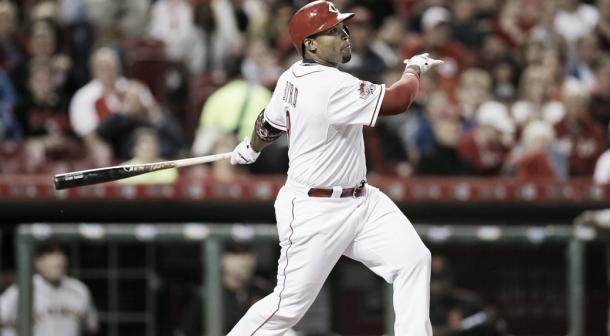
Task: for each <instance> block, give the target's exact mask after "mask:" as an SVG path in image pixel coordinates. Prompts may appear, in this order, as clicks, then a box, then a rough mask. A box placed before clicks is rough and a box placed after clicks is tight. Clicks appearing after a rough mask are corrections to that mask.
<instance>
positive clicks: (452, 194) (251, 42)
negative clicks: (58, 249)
mask: <svg viewBox="0 0 610 336" xmlns="http://www.w3.org/2000/svg"><path fill="white" fill-rule="evenodd" d="M307 2H308V1H304V0H292V1H290V0H129V1H119V0H53V1H51V0H46V1H45V0H21V1H11V0H0V222H1V223H2V224H0V233H1V237H2V238H1V241H0V242H1V246H0V251H1V257H0V275H1V277H0V292H2V291H3V290H4V289H6V288H8V287H9V286H11V285H12V284H13V283H14V282H15V281H16V276H15V274H16V272H17V269H18V265H19V264H18V263H17V253H16V252H15V251H16V244H15V237H16V235H17V227H18V225H19V224H20V223H34V222H35V223H47V224H48V226H45V227H47V228H50V230H53V228H54V227H55V226H56V225H59V224H60V223H74V224H79V223H81V224H82V223H101V225H102V227H103V226H104V225H107V224H110V223H125V225H127V224H128V223H129V224H141V223H149V224H151V223H152V226H153V227H155V226H163V225H166V224H165V223H182V224H184V223H208V224H210V223H212V224H216V225H219V226H220V227H222V226H227V227H234V226H235V225H236V224H252V225H254V226H256V225H262V224H273V223H274V212H273V199H274V196H275V194H276V193H277V191H278V190H279V188H280V187H281V185H282V184H283V181H284V180H285V172H286V170H287V167H288V159H287V141H286V139H285V138H281V139H280V140H278V141H277V142H276V143H274V144H273V145H272V146H271V147H268V148H267V149H266V150H265V152H263V154H262V155H261V157H260V158H259V160H258V161H257V162H256V163H255V164H254V165H252V166H249V167H233V166H231V165H230V164H229V163H228V161H220V162H216V163H214V164H209V165H202V166H198V167H190V168H184V169H180V170H179V171H177V170H169V171H162V172H158V173H153V174H146V175H142V176H139V177H137V178H134V179H129V180H124V181H121V182H119V183H109V184H103V185H98V186H91V187H85V188H78V189H72V190H66V191H61V192H56V191H54V190H53V189H52V186H51V180H52V175H53V174H57V173H64V172H68V171H74V170H81V169H89V168H96V167H103V166H109V165H113V164H122V163H144V162H155V161H159V160H167V159H178V158H187V157H192V156H198V155H207V154H212V153H222V152H228V151H231V150H232V149H233V147H234V146H235V145H236V144H237V143H238V142H239V141H240V140H241V139H243V137H245V136H249V135H250V133H251V131H252V127H253V125H254V120H255V119H256V116H257V115H258V113H259V112H260V110H261V109H262V108H264V107H265V105H266V102H267V101H268V99H269V98H270V96H271V92H272V91H273V89H274V86H275V81H276V80H277V78H278V77H279V75H280V74H281V73H282V71H283V70H284V69H286V68H287V67H289V66H290V65H291V64H292V63H293V62H295V61H297V60H298V58H297V55H296V53H295V51H294V48H293V46H292V44H291V40H290V36H289V34H288V28H287V27H288V21H289V19H290V17H291V15H292V13H293V12H294V11H295V10H296V9H298V8H299V7H301V6H302V5H304V4H305V3H307ZM334 3H335V5H336V6H337V8H339V9H340V10H341V11H344V12H354V13H356V16H355V17H354V18H353V19H351V20H350V21H348V26H349V29H350V33H351V41H352V52H353V57H352V59H351V61H350V62H349V63H347V64H345V65H343V66H342V67H341V68H342V69H343V70H344V71H347V72H349V73H351V74H353V75H354V76H356V77H359V78H361V79H364V80H367V81H371V82H375V83H386V84H388V85H391V84H392V83H394V82H395V81H396V80H397V79H398V78H400V75H401V74H402V71H403V70H404V65H403V63H402V60H403V59H406V58H410V57H411V56H413V55H416V54H419V53H423V52H429V53H430V55H431V57H433V58H438V59H442V60H444V64H443V65H441V66H440V67H438V68H437V69H435V71H431V72H430V73H426V74H425V75H424V76H422V78H421V87H420V93H419V96H418V97H417V100H416V101H415V103H414V104H413V105H412V106H411V107H410V108H409V110H408V113H404V114H402V115H398V116H394V117H388V118H382V119H380V120H379V122H378V123H377V126H376V127H375V128H367V129H365V131H364V134H365V143H366V152H367V167H368V171H369V177H368V178H369V181H370V182H371V183H372V184H373V185H376V186H379V187H380V188H381V189H383V190H384V191H385V192H386V193H387V194H388V195H389V196H390V197H391V198H393V199H394V201H395V202H396V203H397V204H398V205H399V206H400V208H401V209H402V210H403V211H404V212H405V214H406V215H407V216H408V217H409V218H410V220H411V221H412V222H413V223H415V224H428V225H433V226H434V227H436V228H442V229H440V230H435V231H434V232H432V233H430V232H427V233H426V232H420V233H422V234H423V238H424V240H425V241H426V242H427V244H428V246H429V247H430V249H431V251H432V253H433V255H434V256H435V259H434V261H433V276H432V301H433V302H432V307H431V313H432V318H433V323H434V324H435V335H565V334H568V332H569V330H570V328H572V326H570V325H569V323H568V320H569V314H570V309H571V307H569V305H568V301H567V300H568V297H569V288H568V287H569V286H568V276H567V272H568V264H567V260H566V256H567V253H566V246H567V243H568V241H567V240H563V241H555V242H545V241H544V234H543V238H542V239H538V238H534V239H529V240H528V239H527V236H524V237H525V238H524V239H523V241H522V242H521V243H519V242H513V243H510V244H500V243H498V244H495V243H493V242H490V239H487V238H485V237H487V236H485V235H483V238H481V239H479V240H481V241H477V239H476V238H477V237H476V236H475V237H473V240H472V241H471V242H469V243H467V244H463V243H454V242H453V241H452V239H450V238H448V236H450V235H451V234H450V233H451V232H452V231H451V228H452V227H456V228H457V227H459V226H460V225H478V226H482V227H483V228H485V227H487V226H493V227H502V228H510V227H521V228H525V229H527V228H528V227H529V228H544V227H548V226H550V225H553V226H558V227H559V226H563V227H566V226H569V227H571V226H572V225H573V223H574V219H575V218H577V217H578V216H579V215H581V214H582V213H583V212H584V211H586V210H600V209H604V208H607V207H610V184H609V183H610V150H609V149H608V147H609V142H610V0H583V1H579V0H377V1H374V0H337V1H335V2H334ZM581 224H582V223H581ZM587 224H589V225H592V226H593V227H594V229H595V230H599V231H600V234H599V235H600V236H603V233H604V230H605V228H607V227H608V226H610V224H606V226H604V224H603V220H596V221H588V222H587ZM240 227H241V226H237V228H238V229H237V230H235V232H236V233H235V234H234V237H232V239H230V240H228V241H227V242H226V245H223V246H224V247H223V251H224V252H223V253H226V254H227V255H228V257H227V255H224V254H223V256H222V260H220V259H219V260H218V262H219V263H220V264H221V265H222V270H223V272H227V273H226V274H225V273H223V287H224V292H223V293H224V294H226V295H225V299H226V300H225V302H231V304H233V305H234V306H230V307H234V308H231V309H227V310H226V311H225V312H224V313H223V314H224V316H225V321H232V320H235V319H236V318H239V316H240V315H241V312H243V311H244V309H247V307H248V305H249V304H250V303H251V302H252V301H253V300H254V301H255V300H256V299H257V298H259V297H262V296H264V295H265V294H266V293H269V292H270V291H271V290H272V288H273V285H274V282H275V271H276V268H277V264H276V260H277V253H278V251H279V248H278V247H277V244H275V243H273V242H260V241H257V240H256V239H254V238H253V237H252V236H251V235H249V234H245V235H244V234H243V232H242V231H243V230H241V231H240V230H239V228H240ZM240 232H241V234H240ZM246 232H249V231H248V230H246ZM541 232H547V231H541ZM492 233H493V232H492ZM492 236H493V234H492ZM40 237H42V238H48V237H47V236H45V235H42V236H40V235H39V237H38V238H40ZM536 237H538V236H536ZM51 238H52V235H51ZM85 238H86V237H84V238H83V240H78V241H70V242H68V243H64V244H63V246H62V251H63V253H64V255H65V256H66V257H67V260H68V261H69V262H68V266H67V272H68V274H71V275H72V276H75V277H77V278H79V279H80V280H82V281H83V283H84V284H85V285H86V286H87V287H88V288H89V289H90V290H91V295H92V300H93V302H94V303H95V305H96V306H97V309H98V311H99V326H98V327H97V328H95V330H89V331H90V332H91V333H92V334H95V335H172V336H174V335H201V333H202V331H201V330H202V328H204V327H205V326H202V321H201V315H202V309H203V308H202V302H205V297H203V299H202V297H201V291H202V287H201V286H202V283H204V282H205V281H204V277H205V274H206V270H205V267H202V266H201V265H202V264H203V260H202V258H204V257H205V253H201V246H199V244H196V243H192V242H191V243H180V242H172V243H161V242H142V240H141V239H136V238H134V239H132V241H131V242H126V241H123V242H114V241H112V242H111V241H104V242H96V243H92V242H90V241H87V240H86V239H85ZM479 238H480V237H479ZM530 238H531V237H530ZM493 240H495V239H491V241H493ZM606 244H607V243H606V242H605V240H604V239H596V237H593V239H591V242H590V243H589V244H587V248H586V249H585V250H584V252H583V253H584V254H583V258H584V259H583V261H584V264H583V268H582V272H581V276H582V277H583V278H584V279H585V283H584V286H583V287H582V288H584V292H583V297H584V305H583V307H582V309H581V314H582V316H583V318H584V321H583V326H582V331H581V332H580V333H577V334H574V336H576V335H606V334H607V333H608V318H607V317H608V297H609V295H608V294H609V293H608V285H607V284H608V277H607V275H606V274H607V267H606V265H607V261H606ZM227 260H228V261H227ZM231 270H233V271H234V273H236V275H234V276H236V277H237V278H239V279H242V281H241V282H243V283H241V282H240V281H237V280H235V281H236V282H237V283H235V281H232V280H231V279H232V277H231V274H233V273H232V272H231ZM240 272H245V273H246V274H240ZM227 274H228V275H227ZM225 275H226V279H224V276H225ZM243 279H246V280H247V281H246V280H243ZM384 288H385V287H384V285H383V283H382V281H381V279H378V278H377V277H376V276H374V275H373V274H372V273H370V272H368V271H367V270H366V269H365V268H364V267H363V266H362V265H359V264H357V263H354V262H352V261H349V260H341V261H340V262H339V264H338V266H337V268H336V269H335V270H334V271H333V273H332V274H331V276H330V278H329V280H328V283H327V285H326V286H325V287H324V289H323V291H322V294H321V296H320V299H319V300H318V301H317V302H316V304H315V305H314V308H312V311H311V312H310V314H308V316H306V318H305V320H304V322H303V323H301V324H300V325H299V326H297V327H295V330H296V331H297V332H299V333H300V334H302V335H333V334H338V335H380V334H382V333H383V332H384V318H385V317H384V311H385V309H386V306H385V304H386V303H385V301H384V290H385V289H384ZM225 307H227V304H225ZM121 314H122V315H121ZM130 314H131V315H130ZM138 314H140V315H138ZM0 316H1V314H0ZM118 316H123V317H122V318H121V317H118ZM152 323H154V328H153V327H151V326H152V325H153V324H152ZM226 323H227V328H230V325H229V324H230V323H231V322H226ZM49 335H52V334H49Z"/></svg>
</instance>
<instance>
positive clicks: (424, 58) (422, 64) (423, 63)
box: [402, 53, 444, 73]
mask: <svg viewBox="0 0 610 336" xmlns="http://www.w3.org/2000/svg"><path fill="white" fill-rule="evenodd" d="M402 62H403V63H404V64H406V65H407V67H409V66H417V67H419V73H424V72H426V71H428V70H430V68H432V67H433V66H436V65H438V64H442V63H444V62H443V61H441V60H437V59H434V58H431V57H430V56H429V54H428V53H425V54H419V55H415V56H413V57H411V58H409V59H406V60H404V61H402Z"/></svg>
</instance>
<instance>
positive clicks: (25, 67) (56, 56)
mask: <svg viewBox="0 0 610 336" xmlns="http://www.w3.org/2000/svg"><path fill="white" fill-rule="evenodd" d="M57 40H58V28H57V27H56V26H55V24H54V23H53V21H50V20H37V21H34V22H32V23H31V27H30V32H29V46H28V47H29V48H28V50H29V53H30V57H29V59H28V60H27V61H26V62H23V63H21V64H20V65H19V66H18V67H16V68H15V69H14V71H13V72H12V73H11V77H12V78H13V80H14V81H15V86H16V87H17V90H18V91H19V92H24V91H26V90H27V86H28V78H29V77H30V75H29V71H30V69H31V68H32V66H31V64H32V63H37V64H43V63H46V64H47V65H48V66H49V68H50V69H51V71H52V72H51V75H52V83H53V89H54V90H58V91H61V92H62V93H65V89H66V86H67V83H68V79H69V74H70V69H71V67H72V61H71V60H70V58H68V56H67V55H65V54H63V53H60V52H59V46H58V41H57Z"/></svg>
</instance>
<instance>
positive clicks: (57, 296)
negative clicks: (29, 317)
mask: <svg viewBox="0 0 610 336" xmlns="http://www.w3.org/2000/svg"><path fill="white" fill-rule="evenodd" d="M67 264H68V260H67V257H66V255H65V253H64V252H63V250H62V249H61V248H60V247H59V246H58V245H55V244H43V245H41V246H40V247H39V248H38V250H37V251H36V254H35V260H34V265H35V267H36V272H37V274H36V275H34V277H33V279H32V282H33V286H32V290H33V293H32V296H33V300H32V301H33V314H34V324H33V335H34V336H49V335H62V336H78V335H82V333H85V334H95V333H97V330H98V316H97V312H96V309H95V307H94V304H93V301H92V299H91V293H90V292H89V289H88V288H87V286H86V285H85V284H84V283H82V282H81V281H80V280H78V279H75V278H72V277H70V276H67V275H66V268H67ZM18 296H19V289H18V288H17V285H12V286H11V287H9V288H8V289H7V290H5V291H4V293H3V294H2V296H1V297H0V325H1V326H3V330H2V335H3V336H14V335H17V333H16V330H15V329H16V324H17V302H18Z"/></svg>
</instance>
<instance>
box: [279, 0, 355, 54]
mask: <svg viewBox="0 0 610 336" xmlns="http://www.w3.org/2000/svg"><path fill="white" fill-rule="evenodd" d="M352 16H354V13H341V12H339V10H338V9H337V7H335V5H334V4H333V3H332V2H328V1H314V2H310V3H308V4H307V5H305V6H303V7H301V9H299V10H298V11H297V12H296V13H294V15H293V16H292V18H291V19H290V23H289V27H288V31H289V32H290V38H291V39H292V44H294V47H295V48H297V52H298V53H299V55H302V53H303V49H302V47H303V41H304V40H305V39H306V38H307V37H309V36H311V35H313V34H316V33H319V32H323V31H325V30H327V29H330V28H332V27H334V26H335V25H337V24H338V23H339V22H343V21H345V20H347V19H349V18H351V17H352Z"/></svg>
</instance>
